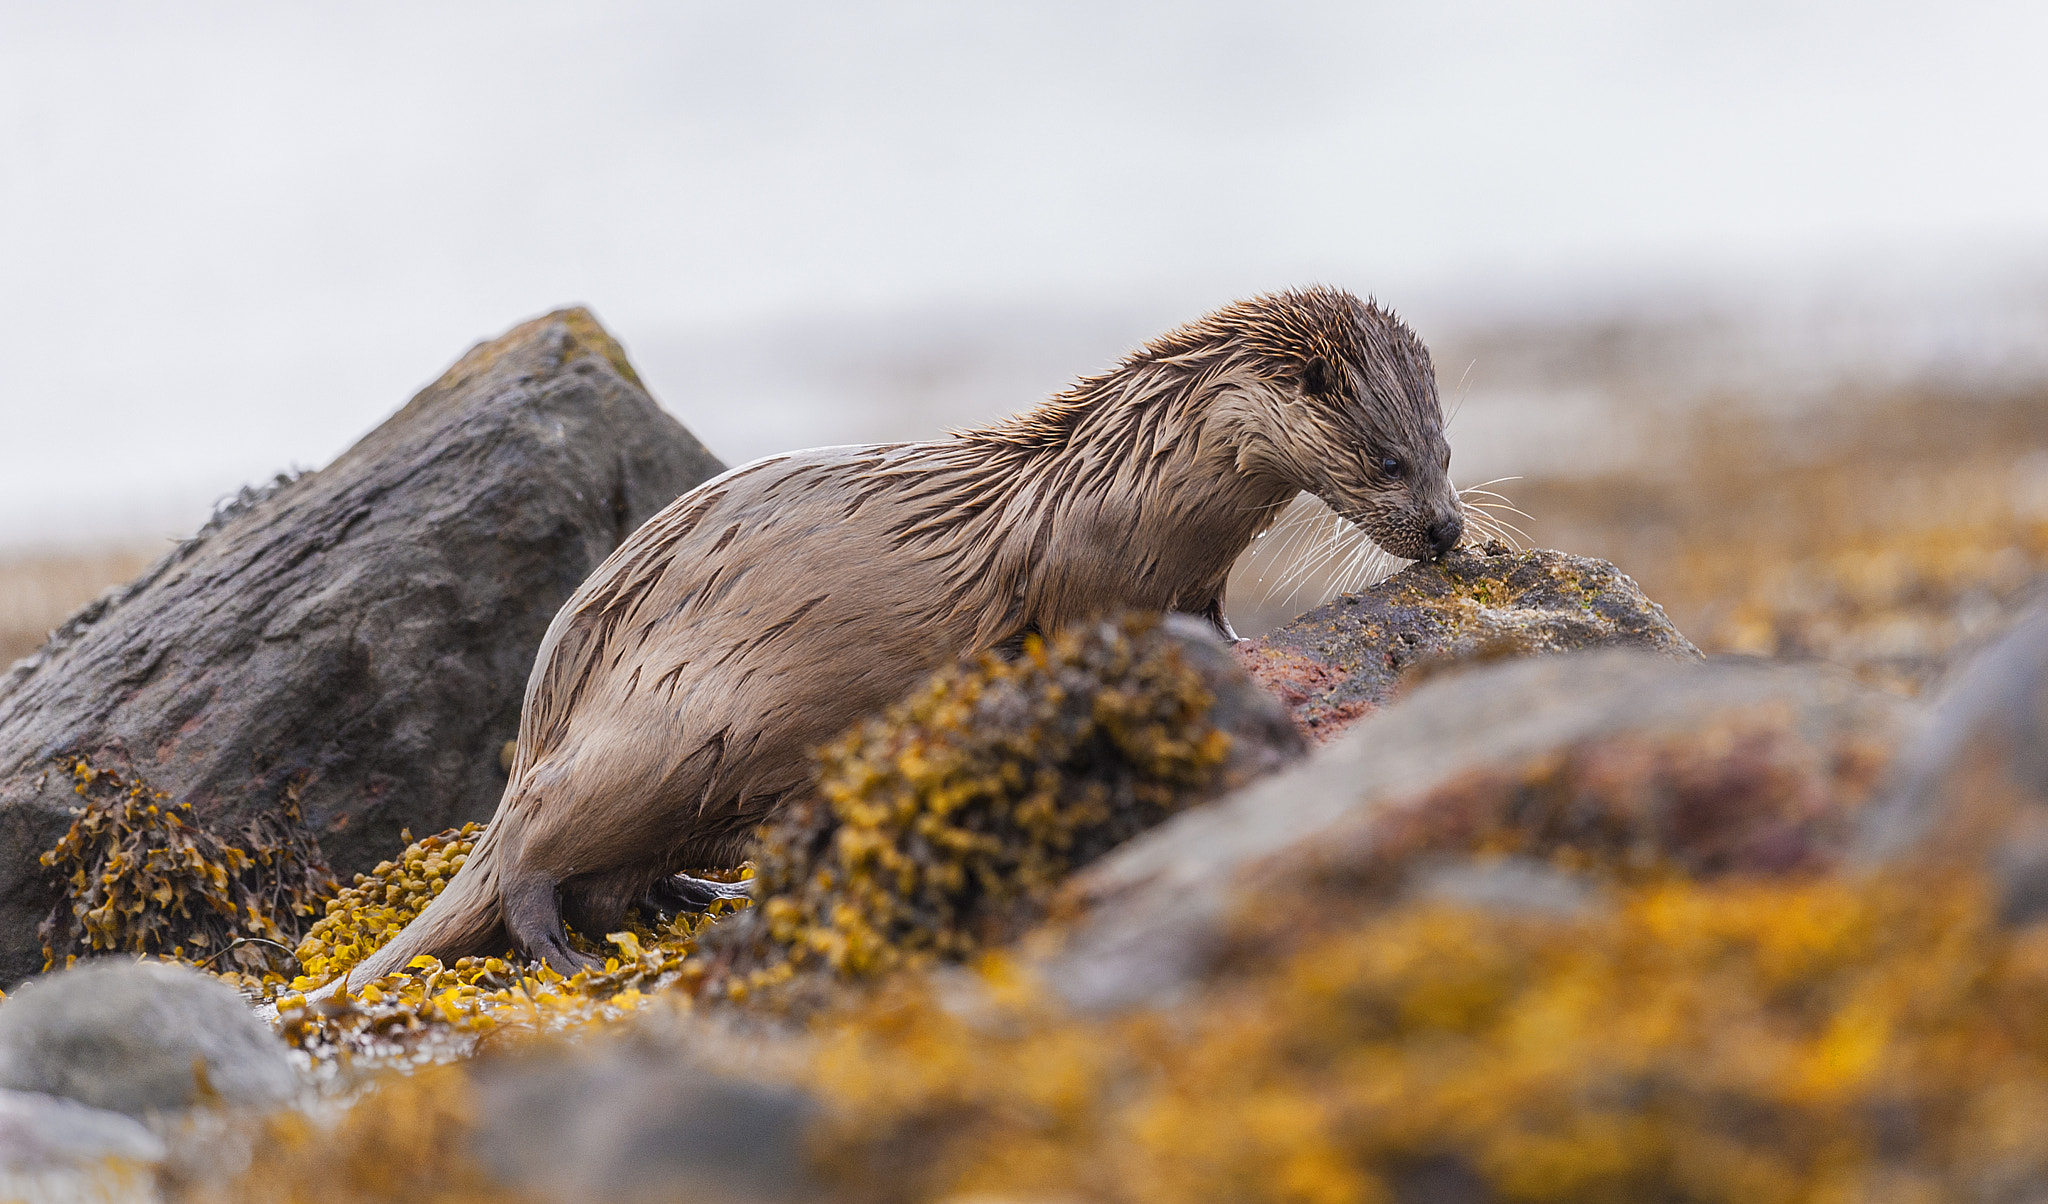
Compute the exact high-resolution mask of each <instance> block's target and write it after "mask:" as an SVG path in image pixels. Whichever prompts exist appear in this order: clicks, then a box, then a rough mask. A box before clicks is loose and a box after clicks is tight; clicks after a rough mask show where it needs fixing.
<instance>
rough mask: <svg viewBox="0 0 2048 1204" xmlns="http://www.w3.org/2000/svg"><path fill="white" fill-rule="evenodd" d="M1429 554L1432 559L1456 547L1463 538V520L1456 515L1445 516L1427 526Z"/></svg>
mask: <svg viewBox="0 0 2048 1204" xmlns="http://www.w3.org/2000/svg"><path fill="white" fill-rule="evenodd" d="M1426 534H1428V536H1429V554H1430V556H1431V557H1432V558H1434V557H1438V556H1441V555H1443V554H1444V553H1445V552H1448V551H1450V550H1451V549H1452V548H1455V547H1457V546H1458V541H1459V540H1460V539H1463V538H1464V537H1465V520H1464V518H1463V517H1461V516H1459V515H1456V514H1446V515H1444V516H1443V517H1442V518H1439V519H1437V520H1436V521H1434V522H1432V523H1430V524H1429V530H1428V531H1427V532H1426Z"/></svg>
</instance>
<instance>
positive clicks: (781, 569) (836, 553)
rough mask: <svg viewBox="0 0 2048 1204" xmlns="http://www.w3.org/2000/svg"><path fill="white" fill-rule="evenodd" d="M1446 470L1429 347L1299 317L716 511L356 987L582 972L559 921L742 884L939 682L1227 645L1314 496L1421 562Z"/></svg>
mask: <svg viewBox="0 0 2048 1204" xmlns="http://www.w3.org/2000/svg"><path fill="white" fill-rule="evenodd" d="M1390 456H1391V457H1396V458H1398V459H1400V460H1401V461H1402V464H1403V466H1404V469H1405V470H1406V471H1405V472H1404V474H1403V475H1402V476H1401V477H1399V478H1390V477H1389V476H1388V475H1387V474H1386V473H1385V472H1383V471H1382V470H1381V467H1380V462H1381V461H1382V460H1383V459H1385V458H1387V457H1390ZM1448 460H1449V450H1448V447H1447V446H1446V445H1445V443H1444V438H1443V421H1442V416H1441V412H1440V409H1439V407H1438V402H1437V393H1436V381H1435V377H1434V373H1433V371H1432V369H1431V367H1430V362H1429V354H1428V352H1427V351H1426V350H1425V349H1424V348H1423V345H1422V343H1421V341H1420V340H1419V339H1417V338H1416V337H1415V335H1414V334H1413V333H1412V332H1410V331H1409V329H1408V328H1407V327H1406V326H1405V325H1403V324H1402V323H1401V322H1400V321H1399V319H1397V318H1395V317H1394V316H1393V315H1392V314H1390V313H1388V312H1386V311H1384V310H1382V309H1379V308H1378V307H1377V306H1375V305H1372V304H1369V303H1364V302H1360V301H1359V300H1358V299H1357V298H1355V297H1353V296H1351V295H1350V294H1348V293H1344V292H1340V291H1337V290H1334V289H1324V288H1315V289H1309V290H1305V291H1301V292H1289V293H1282V294H1278V295H1274V296H1266V297H1259V298H1256V299H1253V300H1250V301H1243V302H1239V303H1237V304H1234V305H1231V306H1228V307H1226V308H1224V309H1221V310H1218V311H1217V312H1215V313H1212V314H1210V315H1208V316H1207V317H1205V318H1202V319H1201V320H1200V321H1197V322H1194V323H1191V324H1189V325H1187V326H1184V327H1181V328H1180V329H1178V330H1175V331H1172V332H1170V333H1168V334H1166V335H1163V336H1161V337H1160V338H1159V339H1157V340H1155V341H1153V342H1152V343H1150V344H1149V345H1147V346H1146V347H1144V348H1143V349H1141V350H1139V351H1137V352H1136V353H1134V354H1132V355H1131V356H1130V357H1128V358H1127V359H1126V360H1125V361H1124V362H1123V363H1122V364H1121V365H1120V366H1119V367H1117V368H1116V369H1115V370H1114V371H1112V372H1109V373H1106V374H1104V375H1101V376H1096V377H1090V378H1087V379H1085V380H1082V381H1081V382H1079V383H1078V384H1077V385H1075V386H1074V387H1073V388H1072V389H1070V390H1068V391H1067V392H1065V393H1062V394H1060V395H1058V396H1056V397H1054V398H1053V399H1051V400H1050V401H1048V402H1046V403H1045V404H1043V405H1040V406H1039V407H1037V408H1036V409H1033V410H1030V411H1027V412H1025V413H1022V414H1019V415H1017V416H1015V417H1012V418H1009V419H1007V420H1004V421H1001V422H998V423H995V424H993V425H990V426H987V427H983V428H980V429H976V430H969V431H962V432H957V433H956V434H955V435H953V436H952V437H951V438H947V439H942V440H938V441H935V442H929V443H896V444H877V445H868V446H855V447H839V448H821V449H817V450H813V451H806V452H796V453H792V454H790V455H784V456H773V457H769V458H768V459H765V460H759V461H756V462H755V463H752V464H749V465H746V466H744V467H741V468H737V469H734V470H732V471H730V472H728V473H726V474H724V475H723V476H720V477H718V478H716V479H714V480H712V481H709V482H706V483H705V484H703V485H701V486H699V487H698V488H696V489H694V490H692V491H691V492H689V493H687V494H684V495H683V496H682V497H680V498H678V499H677V500H676V501H675V502H674V503H672V504H671V505H669V506H668V508H667V509H665V510H663V511H662V512H661V513H660V514H657V515H656V516H654V518H652V519H650V520H649V521H648V522H647V524H646V525H645V526H643V527H641V528H640V529H639V530H638V531H636V532H634V533H633V535H632V536H630V537H629V538H628V539H627V540H626V541H625V542H624V543H622V544H621V545H620V546H619V548H618V549H617V550H616V551H614V552H613V553H612V555H611V556H610V557H608V558H607V559H606V560H605V561H604V563H603V564H601V565H600V566H598V569H597V571H596V572H594V573H592V574H591V576H590V578H589V579H588V580H587V581H585V582H584V583H583V585H582V586H581V587H580V588H578V589H577V591H576V593H575V594H574V596H572V597H571V598H570V599H569V601H568V603H567V604H566V605H564V606H563V608H562V610H561V612H560V613H559V614H557V615H556V617H555V620H554V623H553V624H552V626H551V627H550V628H549V630H548V633H547V637H546V638H545V640H543V642H542V644H541V648H540V653H539V656H538V658H537V660H536V662H535V666H534V671H533V675H532V677H531V678H530V679H529V681H528V683H527V691H526V703H525V709H524V712H523V713H522V715H521V718H520V729H519V742H518V752H517V755H516V758H515V760H514V764H513V766H512V771H511V781H510V782H509V783H508V784H507V786H506V790H505V795H504V798H503V799H502V801H501V802H500V803H499V806H498V812H497V815H496V817H495V818H494V819H493V820H492V822H491V824H490V827H489V829H488V830H487V832H486V833H485V835H484V837H483V839H482V840H481V841H480V842H479V843H478V845H477V846H476V849H475V850H474V851H473V852H472V853H471V855H470V857H469V860H468V862H467V864H465V865H464V866H463V868H462V870H461V872H460V873H459V874H457V875H456V878H455V879H454V880H453V881H451V882H450V884H449V886H448V888H447V890H446V891H445V893H444V894H443V895H442V896H441V897H439V898H438V899H436V900H435V902H434V903H433V905H432V906H430V907H429V908H428V909H427V910H426V912H424V913H423V914H422V915H421V916H420V917H419V918H418V919H416V920H414V921H413V923H412V924H411V925H410V926H409V927H407V928H406V929H405V931H404V932H402V933H401V934H400V935H399V936H398V937H397V938H396V939H394V940H393V941H392V942H391V943H390V944H389V945H387V946H386V947H385V948H384V949H382V950H380V951H379V952H378V953H377V954H376V955H374V956H373V957H372V958H370V959H369V960H368V961H366V962H365V963H363V965H362V966H360V967H358V969H357V971H356V972H355V974H354V975H353V977H354V978H355V979H356V980H357V981H362V980H363V979H365V978H366V977H376V976H378V975H380V974H383V973H387V972H389V971H391V970H394V969H398V968H400V967H402V966H404V965H405V964H406V963H407V962H408V961H409V960H411V959H412V958H413V957H414V956H416V955H418V954H422V953H428V954H433V955H436V956H439V957H442V958H444V959H445V958H449V957H456V956H461V955H465V954H473V953H481V952H486V951H495V950H496V949H497V948H502V947H504V945H505V944H506V943H507V942H508V940H509V943H511V944H513V945H516V946H518V947H519V948H520V949H521V950H523V951H524V952H526V953H527V954H529V955H532V956H537V957H543V958H546V959H547V960H549V961H550V962H552V963H554V964H555V965H556V966H557V967H558V968H560V969H565V970H566V969H570V968H572V967H573V966H574V965H575V964H577V963H578V962H579V961H580V959H579V958H578V956H577V955H576V954H575V953H574V952H573V951H571V950H570V948H569V946H568V944H567V942H566V939H565V937H564V935H563V931H562V919H563V918H566V919H567V920H568V921H569V922H570V923H571V924H574V925H575V926H576V927H577V928H578V929H579V930H580V931H582V932H585V933H591V934H603V933H605V932H608V931H611V930H613V929H614V928H616V927H617V926H618V925H619V922H620V920H621V919H622V918H623V915H624V912H625V910H626V908H627V907H629V906H631V905H632V904H633V903H634V902H635V901H637V900H638V899H640V898H641V897H642V896H643V894H644V893H645V892H646V891H647V890H648V888H649V887H650V886H652V885H653V884H655V883H657V882H659V881H660V880H661V879H662V878H664V877H665V876H667V875H671V874H674V873H676V872H678V871H681V870H683V869H686V868H691V867H710V866H729V865H733V864H737V863H738V862H739V861H740V860H741V859H742V858H743V857H744V856H745V853H746V849H747V845H748V843H749V840H750V838H751V835H752V833H753V830H754V829H755V827H756V826H758V825H759V824H760V823H761V821H762V820H764V819H765V818H766V817H767V816H768V815H769V814H770V813H771V812H772V811H774V809H775V808H776V806H777V805H778V804H779V803H780V802H781V801H782V800H783V799H784V798H786V797H788V796H789V795H790V794H791V793H793V792H795V791H798V790H801V789H803V788H805V786H806V784H807V780H808V772H809V756H810V751H811V749H812V748H814V747H816V746H817V745H819V744H821V743H823V742H824V741H826V740H827V739H829V738H831V737H832V736H835V735H837V734H838V733H839V732H840V731H841V730H843V729H844V728H846V727H847V726H848V725H850V724H851V723H853V722H854V721H856V720H858V719H860V718H861V717H863V716H865V715H867V714H870V713H872V712H874V711H878V710H880V709H881V708H882V707H884V706H885V705H887V704H889V703H891V702H894V701H896V700H897V699H898V698H900V697H902V696H903V695H904V694H905V693H906V692H908V690H909V689H910V687H911V686H913V685H914V684H915V683H916V682H917V681H918V680H919V679H921V678H922V677H924V676H925V675H927V674H928V673H930V672H931V671H932V670H934V669H936V668H938V667H940V666H941V665H943V664H945V663H947V662H949V661H952V660H954V659H956V658H959V657H964V656H970V655H973V654H976V653H979V652H982V651H984V650H987V649H991V648H1001V647H1004V646H1006V645H1013V644H1014V643H1015V642H1016V641H1018V640H1021V639H1022V638H1023V637H1024V635H1025V634H1026V633H1029V632H1032V631H1044V632H1049V631H1052V630H1054V629H1056V628H1060V627H1063V626H1065V625H1067V624H1069V623H1072V622H1074V621H1076V620H1079V619H1083V618H1087V617H1090V616H1094V615H1099V614H1105V613H1109V612H1114V611H1120V610H1126V609H1141V610H1168V609H1174V610H1183V611H1189V612H1193V613H1197V614H1208V615H1210V616H1211V617H1212V618H1213V619H1215V620H1216V621H1217V622H1218V623H1219V625H1220V624H1221V615H1222V598H1223V586H1224V580H1225V577H1226V576H1227V575H1228V573H1229V571H1230V566H1231V563H1232V562H1233V561H1234V560H1235V559H1236V558H1237V556H1238V554H1239V553H1240V552H1242V551H1243V550H1244V549H1245V547H1246V546H1247V545H1248V544H1249V543H1250V542H1251V540H1252V539H1253V537H1254V536H1255V535H1257V534H1258V532H1259V531H1260V530H1261V529H1262V528H1264V527H1265V526H1266V525H1267V524H1268V523H1270V522H1271V521H1272V520H1273V518H1274V517H1275V516H1276V515H1277V514H1278V513H1279V511H1280V510H1281V509H1282V508H1283V507H1284V506H1286V504H1287V503H1288V502H1289V501H1290V500H1291V499H1292V498H1293V497H1294V496H1295V495H1296V493H1297V492H1299V491H1301V490H1307V491H1309V492H1312V493H1315V494H1316V495H1317V496H1319V497H1321V498H1323V499H1324V501H1326V502H1328V503H1329V504H1330V506H1331V507H1332V508H1333V509H1335V510H1336V511H1337V512H1338V513H1339V514H1342V515H1344V516H1345V517H1347V518H1349V519H1351V520H1352V521H1355V522H1357V523H1359V524H1360V525H1361V526H1363V527H1364V528H1365V529H1366V530H1367V531H1368V532H1370V533H1371V534H1372V536H1373V537H1374V538H1375V539H1377V540H1378V541H1379V542H1380V543H1382V544H1383V545H1385V546H1386V547H1387V548H1388V549H1389V550H1390V551H1394V552H1396V553H1398V554H1401V555H1405V556H1409V557H1411V558H1412V557H1417V556H1421V555H1425V554H1427V552H1428V551H1429V549H1428V547H1427V546H1426V537H1425V536H1424V534H1423V533H1424V531H1425V529H1426V528H1427V527H1428V525H1429V524H1430V523H1431V522H1432V521H1437V520H1442V519H1444V518H1445V517H1446V516H1450V517H1451V518H1455V516H1456V515H1457V514H1458V503H1457V499H1456V496H1455V494H1454V493H1453V492H1452V490H1451V488H1450V483H1449V480H1448V477H1447V476H1446V475H1445V473H1446V469H1447V465H1448Z"/></svg>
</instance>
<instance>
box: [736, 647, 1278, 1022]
mask: <svg viewBox="0 0 2048 1204" xmlns="http://www.w3.org/2000/svg"><path fill="white" fill-rule="evenodd" d="M1305 753H1306V746H1305V744H1304V742H1303V740H1302V738H1301V736H1300V735H1299V734H1298V733H1297V732H1296V731H1295V729H1294V727H1293V725H1292V724H1290V723H1289V721H1288V717H1287V715H1286V714H1285V712H1283V711H1282V710H1281V708H1280V706H1279V704H1278V703H1277V702H1276V700H1275V699H1274V698H1273V697H1272V695H1270V694H1269V693H1267V692H1266V691H1264V690H1262V689H1260V688H1259V687H1258V686H1257V685H1255V684H1254V683H1253V682H1252V681H1251V680H1250V679H1249V678H1247V677H1246V676H1245V674H1244V672H1243V671H1242V670H1241V669H1240V668H1239V667H1238V666H1237V664H1236V663H1235V662H1234V660H1233V659H1232V658H1231V656H1230V653H1229V652H1228V650H1227V649H1226V648H1225V647H1224V646H1223V644H1222V643H1221V641H1220V640H1219V639H1218V638H1217V635H1216V632H1215V629H1214V628H1212V627H1211V626H1210V625H1209V624H1208V623H1206V622H1204V621H1202V620H1199V619H1194V618H1191V617H1189V616H1186V615H1172V616H1168V617H1167V618H1166V619H1165V620H1164V621H1163V622H1160V621H1156V620H1154V619H1152V618H1150V617H1148V616H1142V615H1126V616H1124V617H1123V618H1121V619H1106V620H1102V621H1100V622H1098V623H1094V624H1085V625H1078V626H1076V627H1074V628H1071V629H1069V630H1067V631H1064V632H1062V633H1060V634H1059V635H1057V636H1055V637H1053V638H1052V639H1050V640H1048V641H1045V642H1044V643H1043V644H1040V645H1038V646H1036V647H1035V648H1032V649H1028V650H1027V651H1025V652H1024V653H1023V654H1022V655H1020V656H1019V657H1017V658H1015V659H1013V660H1005V659H1002V658H998V657H994V656H990V657H987V658H984V659H983V660H982V661H980V662H979V663H978V664H976V665H973V666H967V667H962V668H957V669H947V670H942V671H941V672H939V673H937V674H935V675H934V676H933V677H932V678H931V679H930V680H929V681H927V682H926V683H925V684H924V685H922V686H920V687H919V688H918V689H917V690H915V691H913V692H912V693H911V695H910V696H909V698H908V699H906V700H905V702H904V703H902V704H899V705H898V706H896V707H893V708H891V709H890V710H888V711H887V712H885V713H884V714H882V715H880V716H877V717H875V718H873V719H871V720H869V721H868V722H866V723H864V724H862V725H860V726H859V727H857V728H856V729H855V730H854V731H853V732H851V733H849V734H848V735H847V736H846V737H844V738H842V739H841V740H839V741H837V742H835V743H833V744H830V745H827V746H826V747H825V748H824V749H822V750H820V752H819V775H818V792H817V795H816V797H813V798H810V799H804V800H800V801H799V802H797V803H796V804H795V805H793V806H791V807H789V808H787V809H785V810H784V811H783V812H782V813H781V814H779V815H777V816H776V817H775V818H774V819H773V820H771V821H770V822H769V823H768V824H766V825H764V826H763V828H762V830H761V840H760V842H759V844H758V847H757V851H756V857H755V867H756V868H755V875H754V878H753V880H752V891H753V893H754V896H755V902H756V906H755V907H754V908H752V909H750V910H748V911H746V912H744V913H742V914H740V915H739V916H736V917H734V918H733V919H732V920H729V921H726V922H724V923H721V924H720V925H718V926H717V927H716V928H714V929H713V930H712V931H711V933H709V934H708V935H707V936H706V937H705V938H704V940H703V943H702V945H701V946H700V948H703V949H706V950H712V951H715V952H713V954H712V957H713V962H714V965H715V967H716V968H715V969H714V970H713V978H712V982H711V984H710V986H708V987H707V988H706V989H707V990H709V991H712V992H713V993H714V994H717V993H727V994H730V995H731V996H732V997H733V998H736V999H745V998H748V997H758V996H759V995H760V993H761V992H762V991H763V990H768V991H771V992H779V994H778V996H777V998H778V1001H779V1003H780V1004H781V1005H785V1006H790V1007H792V1008H803V1007H809V1006H815V1005H816V1004H817V1003H819V1002H820V1001H821V999H822V998H828V997H829V992H828V990H827V988H826V986H825V984H824V982H823V981H822V980H824V979H829V978H835V977H836V978H841V979H844V980H849V981H850V980H857V979H863V978H872V977H877V976H880V975H883V974H886V973H889V972H891V971H893V970H895V969H897V968H900V967H901V966H903V965H905V964H909V963H912V962H916V961H919V960H924V959H930V958H940V959H950V960H963V959H965V958H968V957H971V956H972V955H973V954H974V953H975V952H976V951H978V950H980V949H981V948H983V947H985V946H986V945H989V944H996V943H1001V942H1004V941H1007V940H1008V939H1010V938H1012V937H1014V936H1015V935H1017V934H1018V933H1019V932H1021V931H1023V930H1024V929H1025V928H1026V927H1028V926H1029V925H1030V924H1032V923H1034V922H1036V921H1037V920H1038V919H1039V918H1041V917H1042V915H1043V909H1044V907H1045V905H1046V903H1047V902H1048V901H1050V900H1051V899H1052V898H1053V897H1054V895H1055V893H1056V892H1057V891H1058V889H1059V887H1060V885H1061V884H1062V883H1064V882H1065V881H1066V880H1067V878H1068V877H1069V876H1070V875H1071V874H1072V873H1073V871H1074V870H1075V869H1076V867H1079V866H1083V865H1086V864H1088V863H1089V862H1091V861H1094V860H1096V859H1097V858H1099V857H1101V856H1103V855H1105V854H1107V853H1109V852H1110V851H1111V850H1112V849H1114V848H1116V847H1118V846H1119V845H1120V844H1122V843H1124V842H1126V841H1128V840H1129V839H1130V838H1131V837H1132V836H1134V835H1136V834H1138V833H1141V832H1143V831H1145V830H1147V829H1149V828H1152V827H1154V826H1156V825H1157V824H1159V823H1161V822H1163V821H1164V820H1166V819H1167V818H1168V817H1169V816H1172V815H1174V814H1176V813H1177V812H1179V811H1181V810H1182V809H1183V808H1186V807H1189V806H1194V805H1198V804H1199V803H1200V802H1202V801H1204V800H1206V799H1211V798H1215V797H1217V796H1219V795H1222V794H1224V793H1226V792H1228V791H1230V790H1232V789H1236V788H1238V787H1241V786H1244V785H1247V784H1249V783H1251V782H1254V781H1257V780H1259V779H1262V778H1266V777H1269V776H1271V775H1272V774H1274V773H1275V772H1278V771H1279V770H1281V769H1283V768H1285V767H1286V766H1287V765H1289V764H1292V763H1293V762H1295V761H1298V760H1299V759H1301V757H1302V756H1303V755H1304V754H1305ZM784 988H787V989H786V990H785V989H784Z"/></svg>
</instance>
